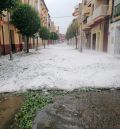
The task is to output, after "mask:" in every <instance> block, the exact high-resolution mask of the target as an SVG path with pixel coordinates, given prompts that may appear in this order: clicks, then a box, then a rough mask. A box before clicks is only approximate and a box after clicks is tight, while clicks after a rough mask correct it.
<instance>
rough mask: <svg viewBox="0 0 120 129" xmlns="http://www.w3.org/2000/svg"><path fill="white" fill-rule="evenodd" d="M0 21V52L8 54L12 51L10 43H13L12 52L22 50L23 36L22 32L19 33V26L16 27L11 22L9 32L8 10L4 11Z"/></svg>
mask: <svg viewBox="0 0 120 129" xmlns="http://www.w3.org/2000/svg"><path fill="white" fill-rule="evenodd" d="M9 20H10V18H9ZM0 23H1V24H0V54H2V55H5V54H8V53H9V52H10V45H11V49H12V52H18V51H21V50H22V39H21V38H22V36H21V34H19V33H17V32H18V30H17V28H15V27H14V26H13V25H11V24H10V33H9V31H8V15H7V12H4V16H1V20H0ZM9 34H10V35H9ZM9 39H11V40H9Z"/></svg>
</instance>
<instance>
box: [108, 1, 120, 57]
mask: <svg viewBox="0 0 120 129" xmlns="http://www.w3.org/2000/svg"><path fill="white" fill-rule="evenodd" d="M112 4H113V8H112V17H111V22H110V29H109V32H110V40H109V52H110V53H112V54H115V55H119V54H120V0H113V1H112Z"/></svg>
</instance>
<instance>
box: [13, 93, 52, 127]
mask: <svg viewBox="0 0 120 129" xmlns="http://www.w3.org/2000/svg"><path fill="white" fill-rule="evenodd" d="M49 103H52V97H51V96H45V95H43V94H42V93H40V92H29V93H27V94H26V101H25V102H24V105H23V106H22V108H21V109H20V111H19V112H18V113H17V114H16V116H15V119H14V125H13V127H12V129H31V127H32V121H33V119H34V117H35V115H36V112H37V111H38V110H40V109H42V108H43V107H45V106H46V105H48V104H49Z"/></svg>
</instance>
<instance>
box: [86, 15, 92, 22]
mask: <svg viewBox="0 0 120 129" xmlns="http://www.w3.org/2000/svg"><path fill="white" fill-rule="evenodd" d="M92 20H93V16H89V17H88V18H87V24H89V23H91V22H92Z"/></svg>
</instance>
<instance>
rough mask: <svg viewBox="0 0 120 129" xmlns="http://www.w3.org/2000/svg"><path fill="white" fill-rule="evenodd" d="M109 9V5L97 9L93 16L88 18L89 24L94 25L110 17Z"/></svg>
mask: <svg viewBox="0 0 120 129" xmlns="http://www.w3.org/2000/svg"><path fill="white" fill-rule="evenodd" d="M108 7H109V6H108V5H100V6H99V7H98V8H97V9H95V10H94V11H93V15H92V16H89V17H88V18H87V24H88V25H92V24H94V23H95V22H97V21H99V20H101V19H104V17H106V16H108V15H109V11H108Z"/></svg>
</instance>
